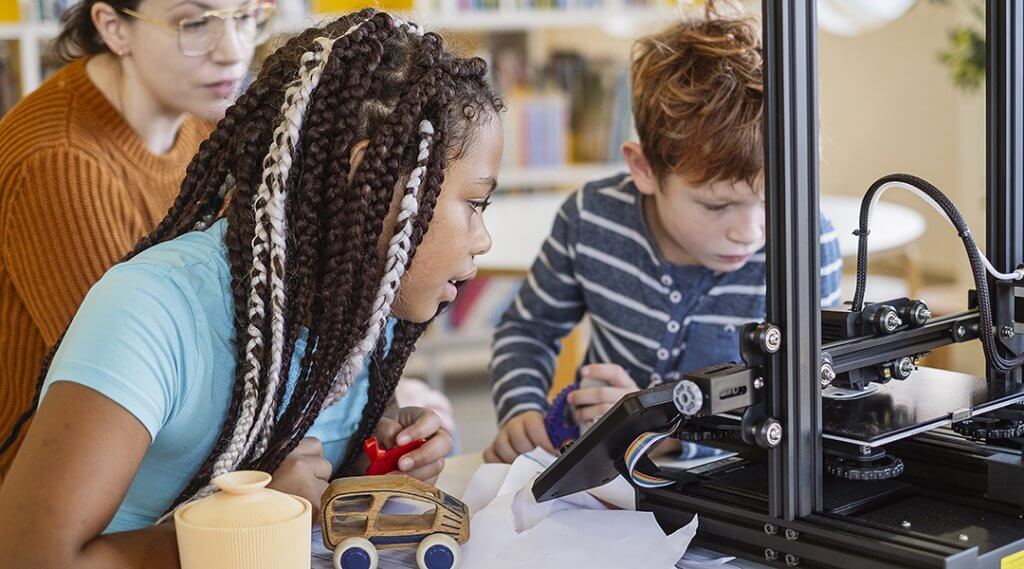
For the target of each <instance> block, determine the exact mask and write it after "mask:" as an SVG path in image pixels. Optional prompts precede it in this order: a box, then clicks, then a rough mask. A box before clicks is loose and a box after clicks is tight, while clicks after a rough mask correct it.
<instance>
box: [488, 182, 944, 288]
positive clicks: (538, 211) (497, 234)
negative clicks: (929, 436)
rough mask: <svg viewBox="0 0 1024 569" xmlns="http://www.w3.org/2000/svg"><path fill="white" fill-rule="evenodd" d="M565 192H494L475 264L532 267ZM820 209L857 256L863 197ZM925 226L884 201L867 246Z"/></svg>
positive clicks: (909, 235)
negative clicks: (485, 240)
mask: <svg viewBox="0 0 1024 569" xmlns="http://www.w3.org/2000/svg"><path fill="white" fill-rule="evenodd" d="M566 197H567V194H562V193H556V192H542V193H534V194H511V195H499V196H496V197H495V198H494V202H493V204H492V205H491V207H489V208H488V209H487V213H486V214H485V217H484V221H485V223H486V224H487V229H488V231H490V233H491V238H492V240H493V242H494V245H493V246H492V248H491V251H490V252H489V253H487V254H486V255H483V256H481V257H480V258H478V259H477V266H478V267H479V268H480V269H481V270H483V271H492V272H498V271H501V272H522V273H525V272H526V271H529V270H530V266H531V265H532V264H533V260H534V258H535V257H536V256H537V253H538V252H539V251H540V248H541V245H542V244H543V243H544V239H546V238H547V236H548V235H549V234H550V232H551V224H552V222H553V221H554V219H555V214H556V213H557V212H558V208H559V206H561V205H562V202H564V201H565V199H566ZM821 211H822V213H824V214H825V215H826V216H828V218H829V219H830V220H831V221H832V224H833V225H834V226H835V228H836V233H837V234H838V236H839V252H840V254H841V255H842V256H843V257H849V256H851V255H856V253H857V237H856V236H854V235H853V230H854V229H855V228H856V227H857V218H858V216H859V213H860V198H859V197H852V196H834V195H828V196H821ZM924 230H925V219H924V216H922V215H921V214H920V213H918V212H916V211H914V210H913V209H911V208H909V207H905V206H901V205H897V204H892V203H887V202H880V203H878V204H877V205H876V206H875V209H874V211H873V212H872V214H871V236H870V238H869V239H868V248H869V250H870V251H871V252H873V253H874V252H879V251H884V250H887V249H894V248H897V247H901V246H903V245H906V244H908V243H911V242H912V241H914V240H915V239H917V238H919V237H920V236H921V235H922V234H924Z"/></svg>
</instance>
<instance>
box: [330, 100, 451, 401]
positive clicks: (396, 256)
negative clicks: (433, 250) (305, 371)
mask: <svg viewBox="0 0 1024 569" xmlns="http://www.w3.org/2000/svg"><path fill="white" fill-rule="evenodd" d="M419 132H420V135H421V138H420V144H419V154H418V155H417V157H416V168H414V169H413V171H412V173H410V174H409V181H408V182H407V183H406V186H405V187H406V190H405V195H403V196H402V202H401V209H400V211H399V212H398V220H397V222H396V223H395V228H396V229H395V234H394V235H393V236H392V237H391V241H390V242H389V244H388V252H387V260H386V262H385V265H384V276H383V277H382V278H381V281H380V286H379V287H378V288H377V297H376V298H375V299H374V302H373V309H372V312H371V313H370V316H369V318H368V327H367V331H366V335H365V336H363V338H362V340H360V341H359V342H358V343H357V344H356V345H355V346H354V347H353V348H352V351H351V352H350V353H349V354H348V356H347V357H346V358H345V361H344V362H343V363H342V367H341V370H340V372H339V374H338V377H336V378H335V380H334V384H333V385H332V386H331V390H330V391H329V392H328V395H327V398H326V399H324V404H323V408H324V409H326V408H327V407H330V406H331V405H333V404H334V403H335V402H337V401H338V400H340V399H341V398H342V397H344V396H345V394H346V393H347V392H348V389H349V387H351V386H352V382H353V381H354V379H355V376H356V374H357V373H359V371H360V370H362V368H363V365H364V362H365V360H366V356H367V355H368V354H369V353H370V352H371V351H372V350H373V349H374V347H375V346H376V345H377V340H378V339H379V338H380V334H381V332H382V331H383V330H384V327H385V326H386V325H387V319H388V317H389V316H390V315H391V305H392V304H394V301H395V293H396V292H397V290H398V284H399V281H400V280H401V278H402V274H404V273H405V269H406V266H407V265H408V264H409V249H410V248H411V246H412V230H413V223H414V222H415V220H416V215H417V213H418V212H419V192H420V186H421V185H422V183H423V178H424V177H425V176H426V173H427V160H428V158H429V157H430V144H431V142H432V140H433V137H434V126H433V125H432V124H431V123H430V121H427V120H423V121H420V129H419Z"/></svg>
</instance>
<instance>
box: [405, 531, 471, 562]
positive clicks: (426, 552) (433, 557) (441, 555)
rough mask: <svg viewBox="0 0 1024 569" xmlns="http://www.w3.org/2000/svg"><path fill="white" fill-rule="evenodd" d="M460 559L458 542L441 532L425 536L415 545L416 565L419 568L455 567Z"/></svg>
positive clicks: (460, 550) (460, 553)
mask: <svg viewBox="0 0 1024 569" xmlns="http://www.w3.org/2000/svg"><path fill="white" fill-rule="evenodd" d="M461 560H462V549H461V548H459V544H458V542H457V541H455V540H454V539H452V538H451V536H448V535H445V534H443V533H435V534H433V535H429V536H427V538H426V539H424V540H423V541H421V542H420V544H419V546H418V547H416V565H418V566H419V568H420V569H455V568H456V567H458V566H459V561H461Z"/></svg>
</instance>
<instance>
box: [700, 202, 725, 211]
mask: <svg viewBox="0 0 1024 569" xmlns="http://www.w3.org/2000/svg"><path fill="white" fill-rule="evenodd" d="M701 205H702V206H704V209H706V210H708V211H724V210H725V208H727V207H729V204H722V205H713V204H701Z"/></svg>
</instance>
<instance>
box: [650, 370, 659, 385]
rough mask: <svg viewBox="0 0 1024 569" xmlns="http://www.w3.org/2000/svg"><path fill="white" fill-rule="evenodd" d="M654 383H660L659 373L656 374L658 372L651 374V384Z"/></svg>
mask: <svg viewBox="0 0 1024 569" xmlns="http://www.w3.org/2000/svg"><path fill="white" fill-rule="evenodd" d="M655 383H661V374H658V373H652V374H651V385H654V384H655Z"/></svg>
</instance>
